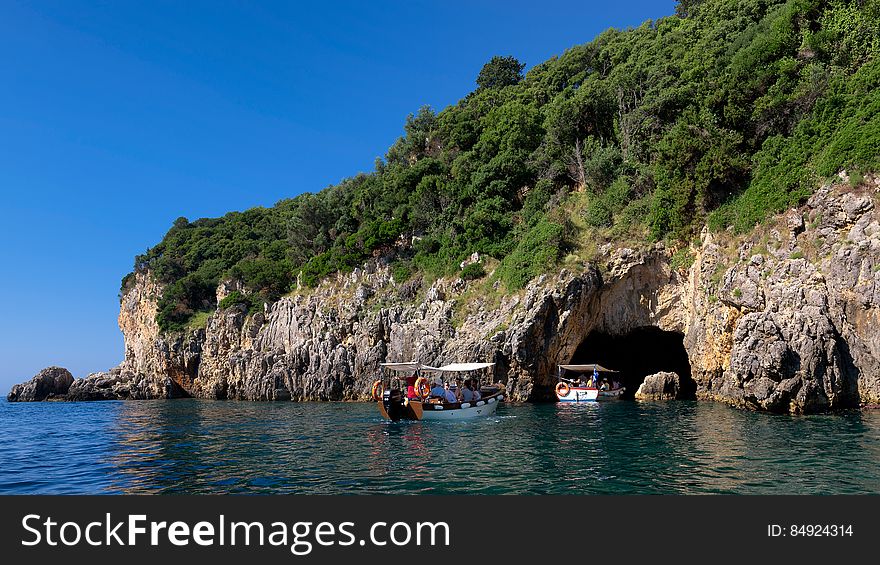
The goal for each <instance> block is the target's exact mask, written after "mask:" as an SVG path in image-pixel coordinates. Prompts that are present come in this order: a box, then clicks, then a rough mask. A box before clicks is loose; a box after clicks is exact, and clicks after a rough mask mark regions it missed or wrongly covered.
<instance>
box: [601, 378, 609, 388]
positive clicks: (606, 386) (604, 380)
mask: <svg viewBox="0 0 880 565" xmlns="http://www.w3.org/2000/svg"><path fill="white" fill-rule="evenodd" d="M599 390H608V379H602V386H601V387H599Z"/></svg>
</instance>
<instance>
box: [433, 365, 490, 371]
mask: <svg viewBox="0 0 880 565" xmlns="http://www.w3.org/2000/svg"><path fill="white" fill-rule="evenodd" d="M494 366H495V363H450V364H449V365H443V366H442V367H437V368H436V369H429V370H433V371H438V372H440V373H460V372H465V371H479V370H480V369H487V368H489V367H494Z"/></svg>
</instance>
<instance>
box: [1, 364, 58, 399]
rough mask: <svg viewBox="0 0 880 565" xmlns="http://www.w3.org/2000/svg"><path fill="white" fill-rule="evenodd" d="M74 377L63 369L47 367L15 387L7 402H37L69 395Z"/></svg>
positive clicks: (7, 397) (7, 396)
mask: <svg viewBox="0 0 880 565" xmlns="http://www.w3.org/2000/svg"><path fill="white" fill-rule="evenodd" d="M71 383H73V375H71V374H70V371H68V370H67V369H65V368H63V367H46V368H45V369H43V370H42V371H40V372H39V373H37V374H36V375H34V378H32V379H31V380H29V381H28V382H26V383H21V384H17V385H14V386H13V387H12V390H11V391H9V394H8V395H6V400H8V401H9V402H37V401H40V400H52V399H54V398H60V397H63V396H64V395H66V394H67V391H68V389H69V388H70V385H71Z"/></svg>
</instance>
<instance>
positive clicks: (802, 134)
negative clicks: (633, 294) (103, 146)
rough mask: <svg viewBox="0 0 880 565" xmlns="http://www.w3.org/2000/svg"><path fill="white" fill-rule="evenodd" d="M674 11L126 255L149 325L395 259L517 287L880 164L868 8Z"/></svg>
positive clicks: (682, 235)
mask: <svg viewBox="0 0 880 565" xmlns="http://www.w3.org/2000/svg"><path fill="white" fill-rule="evenodd" d="M679 12H680V15H673V16H669V17H667V18H662V19H660V20H656V21H649V22H646V23H645V24H643V25H641V26H639V27H638V28H634V29H628V30H613V29H612V30H608V31H606V32H604V33H602V34H601V35H599V36H598V37H597V38H596V39H595V40H593V41H592V42H590V43H588V44H585V45H579V46H575V47H573V48H571V49H569V50H568V51H566V52H565V53H563V54H562V55H560V56H559V57H554V58H552V59H550V60H548V61H546V62H544V63H541V64H539V65H536V66H535V67H533V68H532V69H530V70H529V72H528V73H527V74H526V75H525V77H523V74H522V73H523V65H522V63H520V62H519V61H517V60H516V59H515V58H513V57H493V59H492V60H491V61H489V62H488V63H486V65H485V66H484V67H483V69H482V70H481V72H480V76H479V77H478V78H477V85H478V88H477V89H476V90H475V91H474V92H472V93H470V94H468V95H467V96H466V97H464V98H463V99H462V100H460V101H459V102H458V103H457V104H454V105H452V106H449V107H447V108H445V109H443V110H442V111H440V112H439V113H435V112H434V111H433V110H431V109H430V108H428V107H423V108H422V109H421V110H419V111H418V113H417V114H415V115H411V116H410V117H408V118H407V120H406V123H405V125H404V128H403V130H404V131H403V135H402V136H401V137H400V139H398V140H397V141H396V142H395V143H394V144H392V145H391V147H390V149H389V151H388V153H387V154H386V158H385V159H384V160H381V159H380V160H378V162H377V164H376V169H375V171H373V172H372V173H369V174H359V175H357V176H355V177H353V178H349V179H346V180H343V181H342V182H340V183H339V184H338V185H336V186H332V187H328V188H326V189H324V190H321V191H319V192H316V193H314V194H303V195H300V196H298V197H296V198H293V199H287V200H282V201H281V202H279V203H277V204H276V205H275V206H273V207H271V208H254V209H252V210H247V211H245V212H230V213H229V214H227V215H225V216H224V217H222V218H208V219H205V218H203V219H199V220H195V221H192V222H188V221H186V220H185V219H183V218H181V219H180V220H178V221H177V222H175V224H174V226H173V227H172V228H171V229H170V230H169V231H168V233H167V234H166V235H165V237H164V238H163V240H162V241H161V242H160V243H159V244H157V245H156V246H155V247H153V248H152V249H150V250H149V251H147V253H146V254H144V255H141V256H139V257H138V258H137V259H136V261H135V269H136V270H138V271H149V272H150V273H152V275H153V277H154V278H156V279H157V280H158V281H159V282H160V283H162V284H163V285H165V290H164V292H163V295H162V297H161V298H160V300H159V310H160V314H159V316H158V317H157V320H158V322H159V325H160V327H161V328H162V329H163V330H176V329H182V328H183V327H185V325H186V322H187V320H188V319H189V318H190V317H191V316H192V315H193V314H194V313H195V312H198V311H200V310H205V309H210V308H212V307H213V305H214V303H215V302H216V296H215V293H214V289H215V288H216V285H217V284H218V283H219V281H220V280H222V279H224V278H235V279H237V280H239V281H240V282H241V283H243V285H244V287H245V288H246V289H247V290H248V291H249V292H250V293H251V294H252V295H259V297H260V299H261V300H263V299H264V300H265V301H266V302H271V301H273V300H276V299H277V298H278V297H280V296H282V295H283V294H285V293H286V292H287V291H289V290H290V288H291V286H292V285H294V284H296V281H297V280H298V281H299V282H300V283H301V284H304V285H315V284H317V283H318V282H319V281H320V280H321V279H322V278H324V277H326V276H328V275H331V274H333V273H337V272H347V271H350V270H352V269H354V268H355V267H358V266H360V265H362V264H363V262H364V261H365V260H366V259H367V258H369V257H377V256H383V255H385V256H388V255H390V254H392V253H394V254H396V255H397V261H398V262H405V263H406V265H408V266H411V267H412V268H413V269H416V270H419V271H422V272H424V273H427V274H428V275H429V276H446V275H456V276H458V274H459V272H460V267H459V265H460V263H461V262H462V260H464V259H465V258H467V257H469V256H470V255H471V254H472V253H474V252H478V253H480V254H481V255H487V256H489V257H491V258H493V259H495V260H497V261H498V262H499V268H498V269H496V271H495V274H494V275H493V277H494V278H495V279H500V281H499V282H502V283H504V284H505V285H506V287H507V288H508V289H515V288H519V287H522V286H523V285H524V284H526V282H528V279H529V278H531V277H533V276H535V275H536V274H538V273H541V272H545V271H546V270H548V269H552V268H554V266H555V265H557V264H558V262H559V261H561V260H563V259H564V260H565V261H567V262H573V261H574V262H577V261H589V260H591V257H592V256H593V255H592V253H594V252H593V251H591V250H595V249H596V248H597V247H598V246H599V245H601V244H603V243H606V242H613V241H621V240H625V241H627V243H628V244H630V245H638V244H639V242H641V243H644V244H647V242H649V241H651V240H662V239H668V240H678V241H688V240H690V239H691V238H692V237H693V236H694V235H695V233H696V232H697V231H698V230H699V229H700V228H701V227H702V226H703V225H704V224H705V223H706V222H707V220H708V222H709V224H710V227H713V228H714V229H725V228H727V227H728V226H733V227H734V228H735V229H737V230H740V231H745V230H748V229H751V227H752V226H754V224H755V222H758V221H760V220H761V219H762V218H764V217H765V216H766V215H767V214H768V213H771V212H775V211H779V210H784V209H785V208H787V207H790V206H793V205H796V204H797V203H798V202H800V201H801V200H802V199H804V198H805V197H806V196H808V195H809V193H810V191H811V190H812V187H813V186H816V181H817V180H821V179H823V178H827V177H828V176H830V175H833V174H834V173H835V172H836V171H837V170H839V169H840V168H843V167H845V168H847V169H850V170H857V171H861V172H863V173H864V172H869V171H872V170H877V169H878V168H880V0H836V1H833V2H827V1H821V0H699V1H698V0H688V1H687V2H683V3H682V4H681V6H680V9H679ZM682 16H686V17H682ZM573 164H574V165H575V167H574V172H575V174H573V173H572V171H573ZM536 250H538V251H540V252H538V251H536ZM131 282H132V277H127V278H126V279H125V281H124V285H127V284H131ZM124 290H125V288H123V291H124Z"/></svg>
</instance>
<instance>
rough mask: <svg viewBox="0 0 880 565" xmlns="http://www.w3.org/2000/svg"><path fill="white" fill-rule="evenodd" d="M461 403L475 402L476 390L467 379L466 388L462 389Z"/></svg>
mask: <svg viewBox="0 0 880 565" xmlns="http://www.w3.org/2000/svg"><path fill="white" fill-rule="evenodd" d="M461 401H462V402H473V401H474V389H473V385H472V384H471V380H470V379H467V380H466V381H464V387H463V388H462V389H461Z"/></svg>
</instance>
